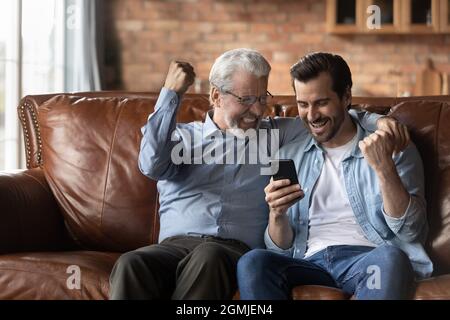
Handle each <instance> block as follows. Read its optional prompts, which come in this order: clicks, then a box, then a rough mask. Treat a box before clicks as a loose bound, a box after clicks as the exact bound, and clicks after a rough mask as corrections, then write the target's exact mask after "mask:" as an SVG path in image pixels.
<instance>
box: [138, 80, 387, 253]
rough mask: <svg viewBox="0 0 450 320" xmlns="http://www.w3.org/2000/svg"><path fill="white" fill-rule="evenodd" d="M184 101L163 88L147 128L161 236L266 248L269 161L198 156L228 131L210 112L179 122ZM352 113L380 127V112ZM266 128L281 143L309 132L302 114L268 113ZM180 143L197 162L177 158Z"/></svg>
mask: <svg viewBox="0 0 450 320" xmlns="http://www.w3.org/2000/svg"><path fill="white" fill-rule="evenodd" d="M179 104H180V101H179V97H178V96H177V94H176V93H175V92H173V91H171V90H168V89H166V88H163V89H162V90H161V93H160V96H159V98H158V101H157V103H156V105H155V111H154V113H152V114H151V115H150V117H149V119H148V122H147V123H146V125H145V126H144V127H143V128H142V134H143V137H142V141H141V150H140V154H139V168H140V170H141V172H142V173H143V174H145V175H146V176H148V177H150V178H152V179H154V180H158V183H157V187H158V192H159V201H160V209H159V214H160V234H159V241H162V240H163V239H165V238H167V237H170V236H175V235H200V234H202V235H203V234H206V235H213V236H218V237H221V238H228V239H237V240H240V241H242V242H244V243H246V244H247V245H248V246H249V247H250V248H263V247H264V246H265V245H264V230H265V228H266V226H267V223H268V214H269V209H268V206H267V203H266V201H265V194H264V187H265V186H266V185H267V184H268V183H269V180H270V176H267V175H261V167H266V165H264V164H261V163H258V164H218V163H212V164H207V163H205V162H204V161H201V159H200V161H198V160H199V159H198V158H196V151H195V150H200V151H201V150H205V149H206V148H208V146H210V145H211V143H213V141H214V140H213V139H211V136H213V135H217V134H222V131H220V130H219V128H218V127H217V126H216V125H215V124H214V122H213V121H212V119H211V116H210V115H209V114H207V116H206V119H205V122H204V123H202V122H191V123H187V124H177V123H176V114H177V110H178V108H179ZM352 116H354V117H356V118H357V119H359V121H361V122H362V123H363V125H365V126H367V127H369V129H370V128H372V129H374V128H375V125H376V120H377V119H378V118H379V116H378V115H375V114H367V113H358V114H357V113H353V114H352ZM260 128H261V129H266V130H272V129H279V131H278V132H279V145H280V146H281V145H283V144H286V143H288V142H290V141H292V140H294V139H299V140H302V139H303V140H304V139H306V138H307V137H308V133H307V130H306V128H305V127H304V125H303V123H302V122H301V120H299V118H295V119H294V118H276V119H271V118H269V119H265V120H263V121H262V123H261V126H260ZM268 138H270V135H269V136H268ZM230 139H235V137H232V136H230V135H224V143H227V142H229V141H230ZM179 143H182V144H183V145H184V148H185V150H191V151H192V152H190V155H189V157H190V159H191V160H192V164H182V163H181V164H175V163H174V161H172V158H171V154H172V151H173V150H175V149H177V148H176V146H177V145H178V146H179ZM268 144H270V140H269V143H268ZM246 147H247V145H246ZM266 147H267V148H269V146H268V145H267V146H266ZM196 163H197V164H196Z"/></svg>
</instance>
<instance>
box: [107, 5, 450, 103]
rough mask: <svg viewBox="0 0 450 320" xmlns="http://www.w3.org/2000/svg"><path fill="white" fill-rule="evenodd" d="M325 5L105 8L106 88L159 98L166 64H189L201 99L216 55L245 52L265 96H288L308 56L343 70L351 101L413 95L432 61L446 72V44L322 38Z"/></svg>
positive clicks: (449, 48) (417, 38) (449, 56)
mask: <svg viewBox="0 0 450 320" xmlns="http://www.w3.org/2000/svg"><path fill="white" fill-rule="evenodd" d="M325 2H326V1H325V0H228V1H227V0H216V1H213V0H166V1H156V0H108V1H106V11H105V15H106V26H105V29H106V39H107V44H106V63H107V64H108V67H109V70H110V72H109V77H108V78H109V80H108V88H111V89H124V90H132V91H159V89H160V87H161V86H162V84H163V82H164V78H165V73H166V71H167V68H168V64H169V61H170V60H171V59H181V60H186V61H189V62H191V63H192V64H193V66H194V67H195V69H196V73H197V75H198V78H199V81H198V83H197V86H196V88H192V91H195V90H197V91H200V92H207V88H208V73H209V69H210V67H211V65H212V63H213V62H214V59H215V58H216V57H217V56H218V55H220V54H221V53H222V52H224V51H226V50H228V49H233V48H238V47H250V48H254V49H257V50H259V51H260V52H262V53H263V54H264V56H265V57H266V58H267V59H268V60H269V62H270V63H271V65H272V73H271V78H270V83H269V90H270V91H271V92H273V93H274V94H291V93H292V91H291V86H290V77H289V67H290V66H291V65H292V64H293V63H295V62H296V61H297V60H298V58H299V57H301V56H302V55H304V54H306V53H308V52H311V51H330V52H335V53H338V54H340V55H342V56H343V57H344V58H345V59H346V60H347V62H348V63H349V65H350V67H351V69H352V72H353V80H354V83H355V86H354V90H353V93H354V95H363V96H396V95H400V94H403V93H404V92H412V91H413V87H414V80H415V72H417V71H419V70H420V69H422V68H423V66H424V64H425V61H426V59H427V58H432V59H433V61H434V62H435V64H436V67H437V69H439V70H441V71H445V72H450V36H446V35H402V36H399V35H384V36H380V35H350V36H349V35H347V36H335V35H330V34H327V33H326V32H325V9H326V5H325Z"/></svg>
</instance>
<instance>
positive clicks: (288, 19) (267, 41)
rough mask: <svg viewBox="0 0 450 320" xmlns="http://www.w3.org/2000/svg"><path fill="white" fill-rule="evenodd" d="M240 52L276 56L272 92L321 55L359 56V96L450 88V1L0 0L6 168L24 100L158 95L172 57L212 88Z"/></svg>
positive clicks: (19, 155)
mask: <svg viewBox="0 0 450 320" xmlns="http://www.w3.org/2000/svg"><path fill="white" fill-rule="evenodd" d="M374 5H375V7H374ZM238 47H249V48H254V49H257V50H259V51H260V52H262V53H263V54H264V56H265V57H266V58H267V59H268V61H269V62H270V63H271V65H272V73H271V76H270V81H269V90H270V91H271V92H272V93H273V94H292V90H291V83H290V77H289V68H290V66H291V65H292V64H294V63H295V62H296V61H297V60H298V58H299V57H301V56H302V55H304V54H306V53H308V52H313V51H329V52H334V53H337V54H340V55H342V56H343V57H344V58H345V59H346V60H347V61H348V62H349V64H350V67H351V69H352V73H353V80H354V90H353V94H354V95H355V96H413V95H436V94H448V74H449V73H450V0H215V1H213V0H165V1H163V0H0V170H5V169H13V168H18V167H23V165H24V164H23V161H24V160H23V159H24V157H23V151H22V149H23V147H22V146H21V145H22V138H21V134H20V130H19V129H20V128H19V123H18V119H17V112H16V107H17V105H18V101H19V100H20V98H21V97H23V96H25V95H29V94H43V93H55V92H77V91H95V90H125V91H159V90H160V88H161V86H162V85H163V82H164V78H165V74H166V71H167V68H168V65H169V62H170V61H171V60H173V59H179V60H185V61H189V62H191V63H192V65H193V66H194V67H195V69H196V73H197V75H198V78H197V80H196V83H195V85H194V86H192V88H191V89H190V92H198V93H207V92H208V88H209V84H208V74H209V69H210V67H211V65H212V63H213V62H214V60H215V58H217V56H219V55H220V54H221V53H222V52H224V51H226V50H229V49H233V48H238Z"/></svg>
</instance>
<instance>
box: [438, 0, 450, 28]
mask: <svg viewBox="0 0 450 320" xmlns="http://www.w3.org/2000/svg"><path fill="white" fill-rule="evenodd" d="M439 9H440V10H439V11H440V16H439V23H440V29H441V31H442V32H445V33H450V0H442V1H441V2H440V8H439Z"/></svg>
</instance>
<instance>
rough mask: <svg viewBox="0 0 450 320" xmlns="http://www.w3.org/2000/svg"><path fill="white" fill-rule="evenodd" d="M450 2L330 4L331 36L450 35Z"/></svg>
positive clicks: (338, 0)
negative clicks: (379, 34) (372, 34)
mask: <svg viewBox="0 0 450 320" xmlns="http://www.w3.org/2000/svg"><path fill="white" fill-rule="evenodd" d="M449 10H450V0H350V1H349V0H327V30H328V32H330V33H350V34H351V33H369V34H370V33H376V34H378V33H409V34H413V33H450V11H449Z"/></svg>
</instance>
